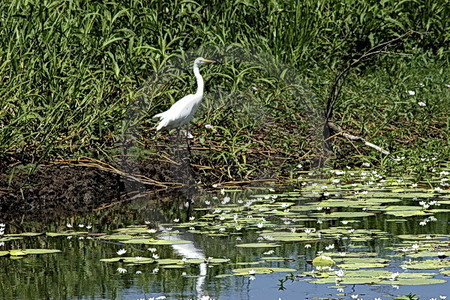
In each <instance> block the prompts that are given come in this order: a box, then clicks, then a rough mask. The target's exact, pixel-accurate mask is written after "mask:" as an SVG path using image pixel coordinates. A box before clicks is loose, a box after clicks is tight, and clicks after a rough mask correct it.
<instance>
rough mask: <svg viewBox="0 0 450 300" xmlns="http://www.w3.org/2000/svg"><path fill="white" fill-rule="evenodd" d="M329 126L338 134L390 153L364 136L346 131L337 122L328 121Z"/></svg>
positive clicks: (387, 153) (386, 153) (384, 152)
mask: <svg viewBox="0 0 450 300" xmlns="http://www.w3.org/2000/svg"><path fill="white" fill-rule="evenodd" d="M327 125H328V127H329V128H330V129H331V130H333V131H334V132H336V135H338V134H339V135H342V136H343V137H345V138H347V139H349V140H350V141H358V142H362V143H364V145H366V146H368V147H370V148H373V149H375V150H377V151H378V152H381V153H383V154H385V155H389V154H390V153H389V151H387V150H384V149H383V148H381V147H380V146H377V145H375V144H372V143H370V142H368V141H366V140H365V139H364V138H362V137H360V136H356V135H353V134H350V133H347V132H345V131H343V130H342V129H341V128H340V127H339V126H337V125H336V124H334V123H332V122H328V124H327Z"/></svg>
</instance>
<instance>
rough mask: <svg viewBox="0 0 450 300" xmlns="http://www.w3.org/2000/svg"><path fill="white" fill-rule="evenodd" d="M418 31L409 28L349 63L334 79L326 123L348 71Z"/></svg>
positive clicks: (328, 102) (327, 107) (331, 113)
mask: <svg viewBox="0 0 450 300" xmlns="http://www.w3.org/2000/svg"><path fill="white" fill-rule="evenodd" d="M414 33H416V32H415V31H413V30H409V31H407V32H406V33H404V34H402V35H401V36H399V37H396V38H394V39H392V40H389V41H387V42H384V43H381V44H378V45H376V46H374V47H372V48H371V49H369V50H368V51H367V52H365V53H364V54H363V55H361V56H360V57H358V58H357V59H355V60H354V61H353V62H352V63H351V64H349V65H348V66H347V67H346V68H345V69H344V70H343V71H342V72H341V73H340V74H339V75H338V76H337V77H336V79H335V80H334V83H333V85H332V87H331V91H330V95H329V97H328V100H327V106H326V110H325V120H326V121H325V124H326V123H327V122H328V121H329V120H330V119H331V117H332V116H333V111H334V105H335V103H336V100H337V99H338V98H339V95H340V94H341V90H342V86H343V85H344V81H345V78H346V77H347V75H348V72H349V71H350V70H351V69H352V68H353V67H355V66H356V65H358V64H360V63H361V62H363V61H365V60H367V59H368V58H371V57H373V56H376V55H379V54H387V53H392V52H389V51H387V50H385V48H386V47H388V46H390V45H391V44H394V43H396V42H399V41H401V40H403V39H404V38H406V37H408V36H410V35H412V34H414Z"/></svg>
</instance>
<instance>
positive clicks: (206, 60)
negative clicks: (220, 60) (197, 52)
mask: <svg viewBox="0 0 450 300" xmlns="http://www.w3.org/2000/svg"><path fill="white" fill-rule="evenodd" d="M215 62H216V61H215V60H209V59H204V60H202V63H215Z"/></svg>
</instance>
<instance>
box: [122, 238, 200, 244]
mask: <svg viewBox="0 0 450 300" xmlns="http://www.w3.org/2000/svg"><path fill="white" fill-rule="evenodd" d="M122 243H124V244H141V245H180V244H190V243H192V242H191V241H185V240H155V239H131V240H126V241H123V242H122Z"/></svg>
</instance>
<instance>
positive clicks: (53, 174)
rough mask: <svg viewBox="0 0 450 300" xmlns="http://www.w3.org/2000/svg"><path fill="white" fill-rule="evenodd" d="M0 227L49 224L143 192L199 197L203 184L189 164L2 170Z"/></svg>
mask: <svg viewBox="0 0 450 300" xmlns="http://www.w3.org/2000/svg"><path fill="white" fill-rule="evenodd" d="M0 171H1V176H0V222H11V221H20V220H22V219H23V220H39V221H51V220H55V219H58V218H63V217H67V216H70V215H75V214H81V213H84V212H89V211H92V210H94V209H97V208H99V207H104V206H107V205H109V204H111V203H115V202H117V201H123V200H127V199H128V198H130V197H132V196H134V195H136V194H138V193H140V192H148V191H150V192H154V193H155V198H156V197H157V195H160V194H161V193H164V194H181V195H183V196H184V197H192V195H194V194H196V193H198V187H197V185H195V182H197V181H198V180H199V179H198V177H197V176H199V175H198V172H196V170H195V168H192V167H191V166H189V165H187V162H181V163H170V162H167V161H155V160H145V161H137V160H134V159H128V160H124V159H122V160H121V161H120V162H116V164H115V165H114V166H111V165H108V164H106V163H102V162H99V161H93V160H89V161H80V160H78V161H75V162H74V161H72V162H69V161H67V162H56V163H55V162H52V163H47V164H42V165H39V166H38V167H36V169H35V170H32V171H31V172H30V168H25V167H23V166H21V167H17V166H16V167H14V168H12V167H9V166H7V165H3V166H2V167H1V168H0Z"/></svg>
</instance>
